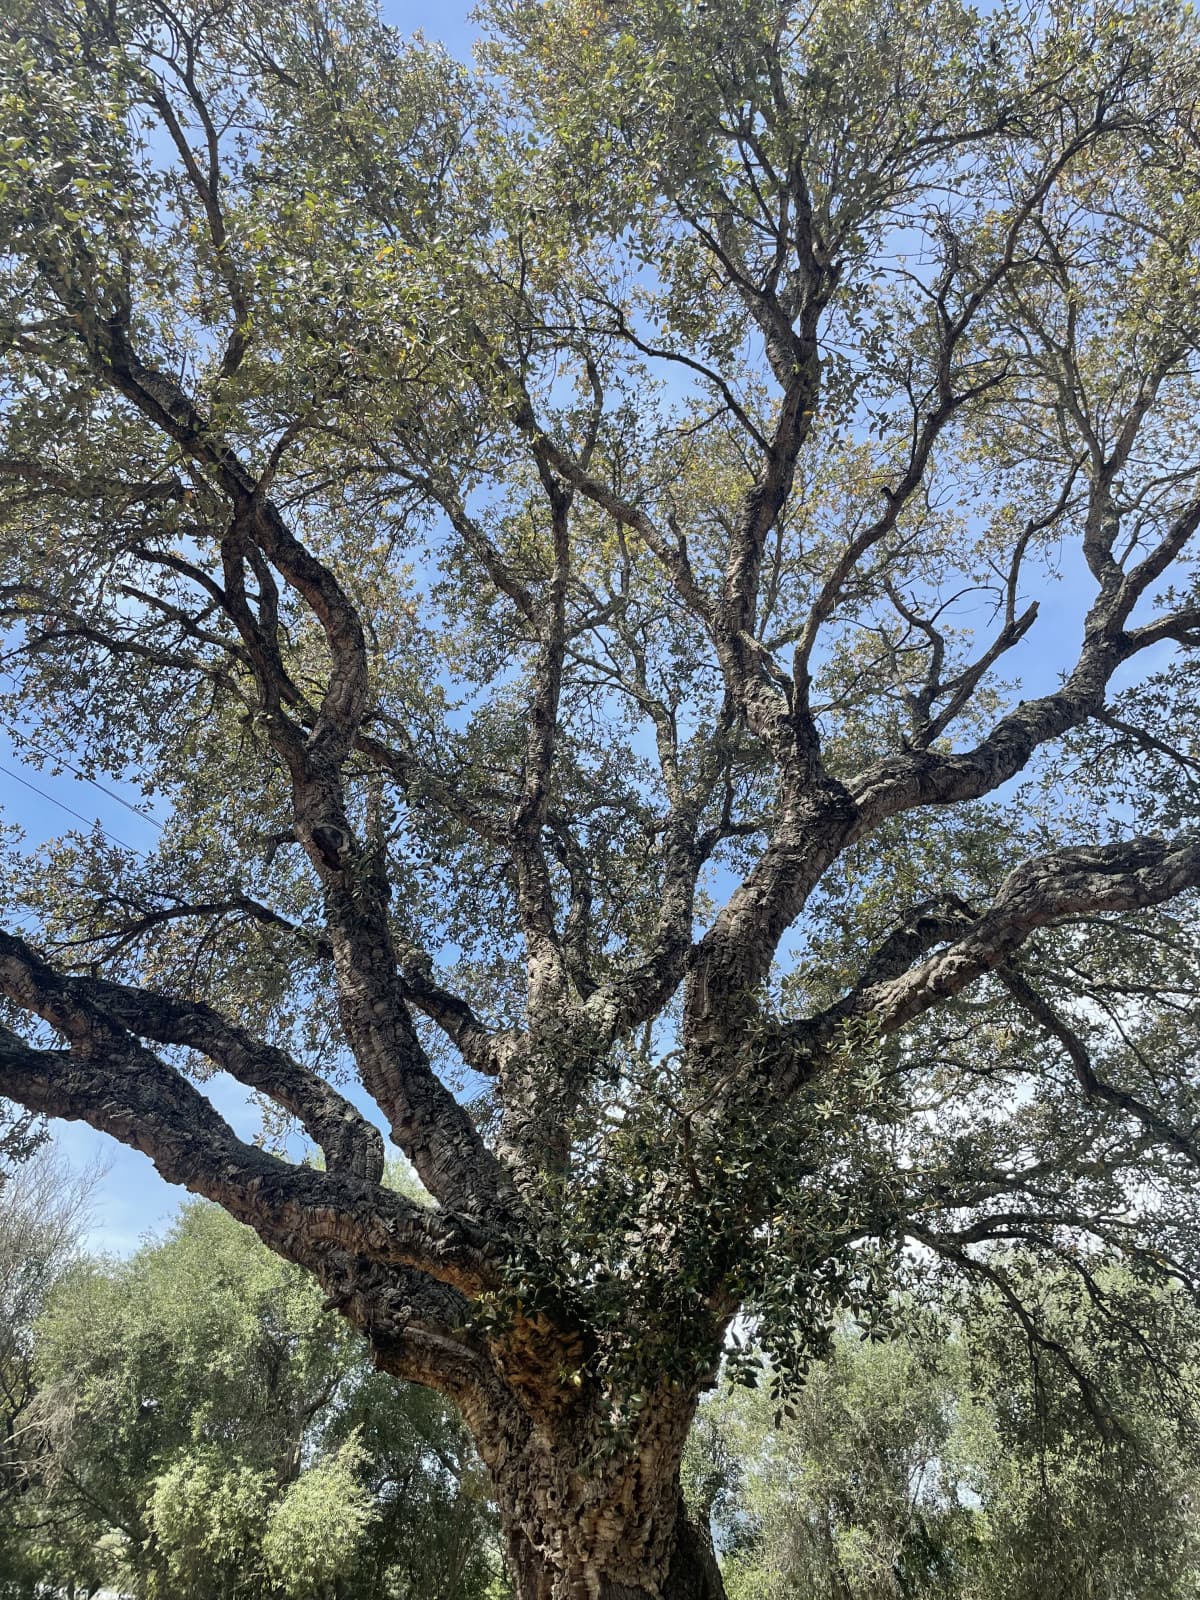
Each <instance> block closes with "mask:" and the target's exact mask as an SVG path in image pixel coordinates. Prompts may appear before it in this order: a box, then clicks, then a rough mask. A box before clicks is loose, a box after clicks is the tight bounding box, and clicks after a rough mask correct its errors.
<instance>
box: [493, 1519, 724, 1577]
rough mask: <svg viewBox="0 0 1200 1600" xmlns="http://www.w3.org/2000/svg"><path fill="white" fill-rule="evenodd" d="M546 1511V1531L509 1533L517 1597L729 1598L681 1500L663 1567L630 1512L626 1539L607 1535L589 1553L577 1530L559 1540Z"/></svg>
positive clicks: (708, 1549)
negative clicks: (534, 1541) (600, 1544)
mask: <svg viewBox="0 0 1200 1600" xmlns="http://www.w3.org/2000/svg"><path fill="white" fill-rule="evenodd" d="M547 1511H548V1519H547V1522H546V1524H545V1526H544V1527H542V1528H540V1529H536V1528H535V1529H528V1528H526V1527H516V1528H511V1529H510V1530H509V1532H508V1557H509V1571H510V1573H511V1575H512V1579H513V1584H514V1587H515V1589H516V1592H517V1596H518V1600H725V1587H724V1584H723V1583H722V1581H721V1573H720V1569H719V1568H718V1566H717V1561H716V1557H715V1556H714V1554H713V1549H712V1543H711V1540H710V1539H709V1537H708V1534H707V1532H706V1531H705V1530H704V1529H701V1528H698V1527H696V1526H695V1524H694V1523H693V1522H691V1521H690V1519H689V1518H688V1516H687V1513H686V1511H685V1509H684V1506H683V1502H682V1497H680V1498H679V1500H678V1509H677V1513H676V1519H675V1523H674V1527H673V1530H672V1535H671V1537H670V1540H669V1542H668V1548H667V1554H666V1565H665V1568H664V1567H663V1565H662V1564H661V1562H660V1561H659V1560H658V1559H656V1558H655V1556H654V1555H652V1554H650V1552H649V1551H647V1549H646V1548H645V1543H646V1541H645V1534H646V1529H645V1526H644V1524H643V1523H642V1520H641V1518H640V1517H639V1515H638V1513H637V1511H636V1510H634V1509H633V1508H631V1510H630V1516H629V1523H628V1527H627V1529H626V1530H625V1533H624V1536H622V1535H620V1534H618V1535H617V1536H616V1537H614V1536H613V1534H612V1533H611V1532H610V1533H608V1534H607V1535H606V1537H605V1539H604V1541H603V1544H602V1546H601V1547H600V1548H598V1549H594V1550H592V1551H589V1550H588V1549H587V1548H586V1545H587V1541H586V1540H583V1539H580V1538H579V1535H580V1533H581V1531H582V1529H581V1528H580V1527H579V1526H578V1525H577V1526H576V1528H574V1529H570V1530H563V1531H565V1534H566V1536H565V1537H562V1536H561V1532H560V1530H558V1529H556V1528H555V1526H554V1522H555V1521H556V1520H557V1518H554V1517H551V1516H549V1508H547ZM534 1539H536V1540H537V1544H538V1546H540V1548H536V1547H535V1545H534V1543H533V1540H534ZM548 1552H550V1553H548Z"/></svg>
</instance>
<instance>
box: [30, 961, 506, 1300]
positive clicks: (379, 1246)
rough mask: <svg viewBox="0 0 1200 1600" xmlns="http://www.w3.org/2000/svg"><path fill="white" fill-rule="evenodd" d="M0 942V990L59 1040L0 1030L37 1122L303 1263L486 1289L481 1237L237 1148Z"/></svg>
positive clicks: (470, 1290) (148, 1055)
mask: <svg viewBox="0 0 1200 1600" xmlns="http://www.w3.org/2000/svg"><path fill="white" fill-rule="evenodd" d="M19 945H20V941H15V940H13V939H12V936H11V935H9V936H6V939H5V948H4V954H3V955H2V956H0V992H3V993H4V995H5V996H6V997H7V998H8V999H9V1000H10V1001H11V1002H12V1004H13V1005H15V1006H17V1007H19V1008H21V1009H24V1010H28V1011H32V1012H34V1013H35V1014H36V1015H39V1016H42V1017H44V1019H45V1020H46V1021H48V1022H49V1023H50V1024H51V1026H52V1027H53V1028H54V1029H55V1030H56V1031H57V1032H60V1033H62V1034H63V1035H65V1036H66V1038H67V1039H68V1041H69V1048H68V1049H66V1050H46V1049H37V1048H34V1047H33V1046H31V1045H29V1044H28V1043H26V1042H25V1041H24V1040H23V1039H21V1038H19V1037H18V1036H17V1035H16V1034H15V1033H13V1032H11V1030H9V1029H7V1028H5V1029H4V1030H3V1034H2V1035H0V1092H2V1093H4V1094H5V1095H7V1096H9V1097H10V1098H11V1099H13V1100H15V1101H17V1102H18V1104H20V1105H24V1106H27V1107H28V1108H29V1109H30V1110H32V1111H37V1112H41V1113H43V1114H45V1115H47V1116H57V1117H65V1118H68V1119H71V1120H76V1121H85V1122H88V1123H89V1124H90V1125H91V1126H92V1127H94V1128H97V1129H99V1130H100V1131H101V1132H104V1133H108V1134H111V1135H112V1136H113V1137H114V1138H116V1139H119V1140H120V1141H121V1142H122V1143H123V1144H127V1145H130V1146H132V1148H134V1149H136V1150H141V1151H142V1152H143V1153H144V1154H146V1155H147V1156H149V1157H150V1159H151V1161H153V1163H154V1165H155V1167H156V1168H157V1169H158V1171H159V1172H160V1174H161V1175H162V1176H163V1178H164V1179H166V1181H167V1182H168V1183H176V1184H181V1185H183V1186H184V1187H185V1188H187V1189H190V1190H191V1191H192V1192H193V1193H194V1194H200V1195H203V1196H205V1197H206V1198H207V1199H210V1200H214V1201H216V1202H217V1203H218V1204H220V1205H222V1206H224V1207H225V1209H226V1210H228V1211H229V1212H231V1214H232V1215H234V1216H236V1217H237V1218H238V1219H239V1220H240V1221H242V1222H245V1223H247V1224H248V1225H249V1226H250V1227H252V1228H254V1230H255V1231H256V1232H257V1233H258V1234H259V1235H260V1236H261V1237H262V1238H263V1239H264V1241H265V1242H266V1243H267V1244H269V1245H270V1246H271V1248H272V1249H274V1250H276V1251H278V1253H279V1254H281V1255H284V1256H287V1257H288V1259H289V1260H293V1261H297V1262H299V1263H300V1264H301V1265H312V1264H313V1262H312V1261H311V1260H310V1259H309V1257H310V1254H311V1253H312V1252H314V1251H315V1250H319V1248H321V1247H323V1246H338V1247H340V1248H344V1249H348V1250H351V1251H353V1252H354V1253H356V1254H359V1255H363V1256H366V1257H368V1258H369V1259H371V1260H373V1261H378V1262H385V1263H386V1262H391V1263H395V1264H397V1265H400V1266H408V1267H412V1268H415V1269H416V1270H418V1271H420V1272H425V1273H428V1274H429V1275H430V1276H432V1277H434V1278H437V1279H439V1280H440V1281H442V1282H445V1283H449V1284H451V1285H453V1286H455V1287H457V1288H459V1289H460V1290H461V1291H462V1292H463V1293H465V1294H474V1293H478V1292H479V1291H480V1289H481V1288H482V1287H486V1286H487V1285H490V1284H492V1283H494V1282H495V1268H494V1266H493V1265H492V1263H491V1262H490V1260H489V1257H488V1254H487V1249H486V1242H485V1239H484V1236H483V1235H482V1234H480V1233H479V1232H478V1230H477V1229H475V1228H474V1227H473V1225H472V1224H470V1223H469V1222H468V1221H467V1220H466V1219H463V1218H461V1217H456V1216H454V1215H452V1214H450V1213H445V1212H436V1211H426V1210H423V1209H422V1208H421V1207H420V1206H417V1205H414V1204H412V1202H410V1201H406V1200H403V1199H402V1198H401V1197H400V1196H399V1195H395V1194H393V1193H392V1192H391V1191H389V1190H386V1189H383V1188H380V1187H379V1186H378V1185H377V1184H373V1183H368V1182H365V1181H364V1180H362V1179H360V1178H358V1177H355V1176H352V1175H350V1174H348V1173H333V1172H329V1173H321V1172H317V1171H315V1170H314V1169H313V1168H311V1167H305V1166H292V1165H290V1164H289V1163H287V1162H284V1161H280V1160H278V1159H277V1158H276V1157H274V1156H270V1155H268V1154H267V1153H266V1152H265V1151H263V1150H259V1149H257V1148H255V1147H254V1146H253V1145H248V1144H245V1143H244V1142H243V1141H242V1140H240V1139H238V1138H237V1136H236V1135H235V1134H234V1132H233V1130H232V1128H230V1126H229V1124H228V1123H227V1122H226V1121H225V1120H224V1118H223V1117H221V1116H220V1115H219V1114H218V1112H217V1111H216V1110H215V1108H214V1107H213V1106H212V1104H211V1102H210V1101H208V1100H207V1099H206V1098H205V1097H204V1096H203V1095H202V1094H201V1093H200V1092H199V1090H197V1089H196V1088H195V1087H194V1086H193V1085H192V1084H190V1083H189V1082H188V1081H187V1080H186V1079H185V1078H184V1077H183V1076H182V1075H181V1074H180V1073H178V1072H177V1071H175V1070H174V1069H173V1068H172V1067H169V1066H168V1065H167V1064H166V1063H165V1062H164V1061H162V1060H161V1059H160V1058H159V1057H158V1056H156V1055H154V1054H153V1052H151V1051H150V1050H148V1049H147V1048H146V1047H145V1046H144V1045H142V1044H141V1043H139V1041H138V1040H137V1039H136V1038H135V1037H134V1036H133V1035H132V1034H130V1033H129V1032H128V1031H127V1030H125V1029H124V1028H121V1027H119V1026H118V1025H116V1024H114V1023H112V1022H110V1021H109V1020H108V1018H107V1017H106V1016H105V1015H104V1014H103V1013H102V1012H101V1011H99V1010H94V1011H93V1010H88V1009H85V1008H84V1007H83V1006H82V1005H81V1004H80V1003H79V996H78V994H77V993H72V992H70V991H69V990H67V989H65V988H63V987H62V985H61V982H60V980H59V979H58V978H57V976H56V975H55V974H54V973H52V972H51V971H50V969H49V968H47V967H46V966H45V964H44V963H42V962H40V961H39V960H38V959H37V958H36V957H35V956H33V954H32V952H26V953H22V952H21V951H20V950H19V949H17V948H15V947H16V946H19Z"/></svg>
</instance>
